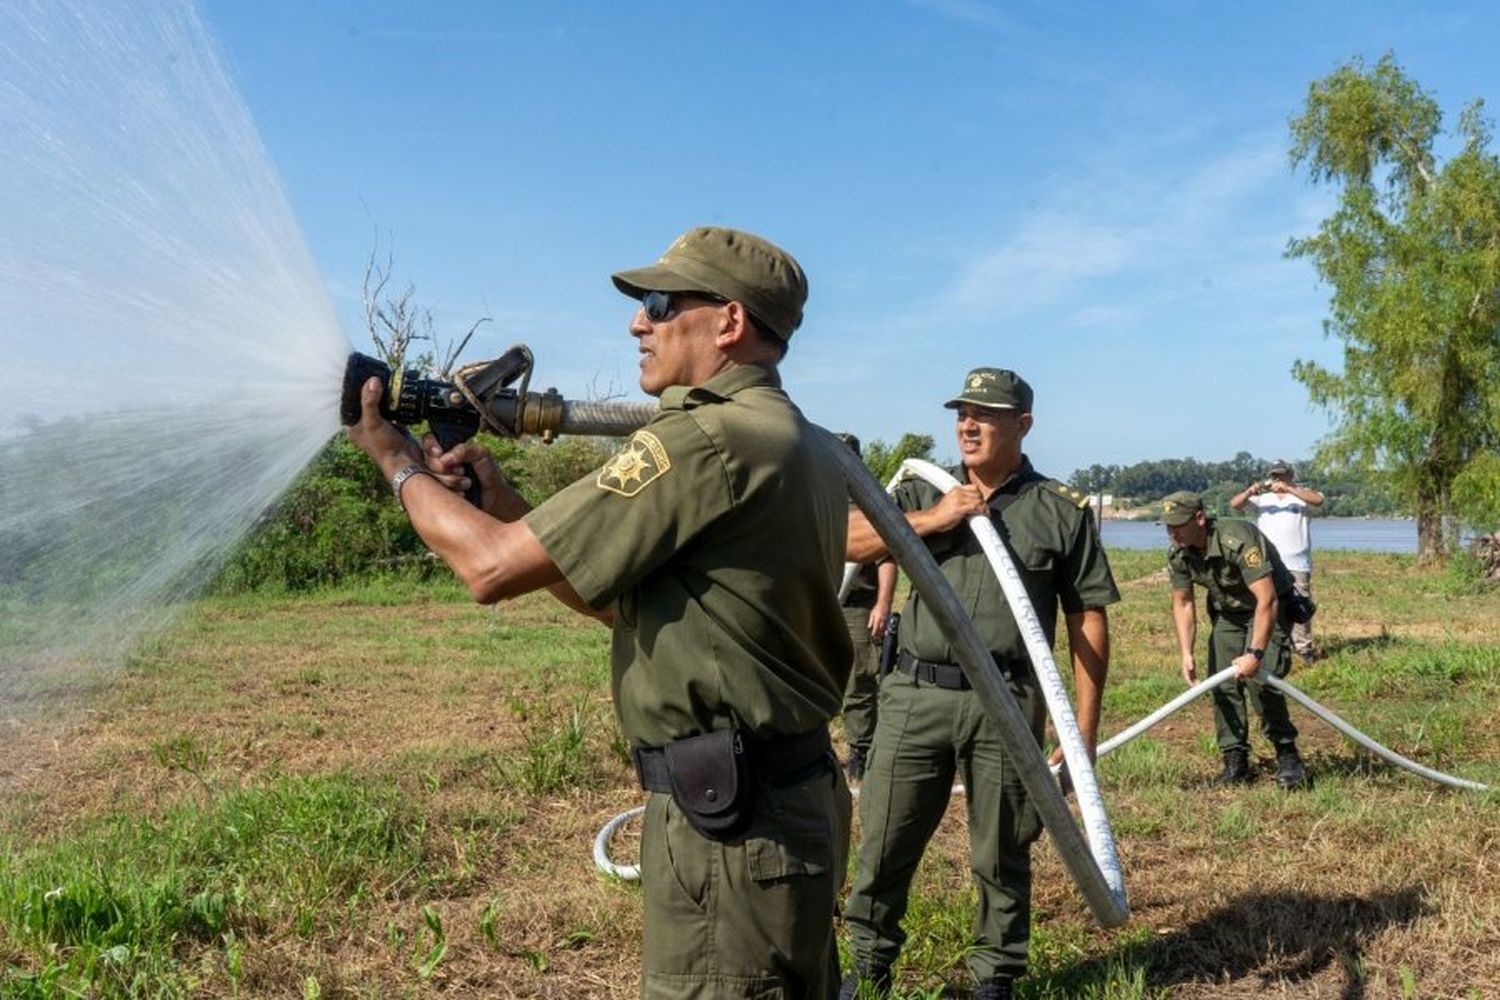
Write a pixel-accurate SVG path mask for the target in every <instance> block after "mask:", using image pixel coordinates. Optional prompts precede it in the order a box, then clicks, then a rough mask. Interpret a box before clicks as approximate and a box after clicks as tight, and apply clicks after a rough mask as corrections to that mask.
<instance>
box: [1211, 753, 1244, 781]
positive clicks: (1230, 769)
mask: <svg viewBox="0 0 1500 1000" xmlns="http://www.w3.org/2000/svg"><path fill="white" fill-rule="evenodd" d="M1250 781H1251V774H1250V752H1249V751H1248V750H1225V751H1224V770H1223V771H1221V772H1219V776H1218V777H1217V778H1215V779H1214V784H1216V785H1224V786H1226V787H1227V786H1230V785H1248V784H1250Z"/></svg>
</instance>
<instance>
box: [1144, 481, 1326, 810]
mask: <svg viewBox="0 0 1500 1000" xmlns="http://www.w3.org/2000/svg"><path fill="white" fill-rule="evenodd" d="M1161 521H1162V524H1164V525H1166V528H1167V537H1168V538H1170V539H1171V541H1172V547H1171V548H1170V549H1169V550H1168V551H1167V573H1168V576H1169V577H1170V579H1171V584H1172V624H1173V627H1174V629H1175V631H1176V633H1177V646H1178V650H1179V652H1180V653H1181V654H1182V679H1183V680H1184V681H1185V682H1186V683H1187V684H1189V685H1192V684H1196V683H1197V682H1198V665H1197V661H1196V659H1195V655H1194V647H1195V643H1196V641H1197V636H1198V618H1197V605H1196V604H1195V603H1194V601H1193V588H1194V586H1195V585H1196V586H1199V587H1202V588H1203V589H1204V590H1206V591H1207V592H1208V620H1209V621H1210V622H1212V631H1211V632H1210V634H1209V638H1208V672H1209V674H1210V675H1213V674H1215V673H1218V672H1219V671H1220V670H1223V669H1224V668H1225V667H1229V666H1233V667H1234V668H1235V674H1236V679H1235V680H1232V681H1227V682H1225V683H1223V684H1220V685H1219V686H1218V687H1216V688H1214V730H1215V733H1216V735H1217V737H1218V742H1219V752H1220V753H1221V754H1222V755H1223V757H1224V770H1223V771H1222V772H1220V774H1219V776H1218V778H1217V779H1215V780H1216V781H1217V783H1218V784H1221V785H1245V784H1249V783H1250V781H1251V780H1252V778H1253V772H1252V771H1251V770H1250V719H1249V716H1248V715H1247V714H1246V711H1245V702H1246V699H1247V695H1248V700H1249V702H1250V704H1251V705H1252V706H1253V707H1254V709H1255V714H1256V715H1258V716H1260V728H1261V731H1262V732H1263V733H1264V734H1265V736H1266V739H1268V740H1270V741H1271V744H1272V745H1273V746H1274V747H1275V748H1276V783H1277V784H1278V785H1280V786H1281V787H1282V788H1284V789H1293V788H1300V787H1301V786H1302V785H1304V784H1306V782H1307V771H1306V768H1305V767H1304V766H1303V764H1302V756H1301V755H1300V754H1299V753H1298V752H1297V727H1296V726H1294V725H1292V720H1291V716H1289V715H1288V714H1287V710H1286V697H1285V696H1284V695H1282V693H1281V692H1280V691H1277V690H1276V689H1274V688H1272V687H1270V686H1269V685H1266V684H1263V683H1261V682H1260V681H1257V680H1255V675H1256V674H1258V673H1260V671H1261V670H1265V671H1267V672H1269V673H1271V674H1273V675H1275V676H1277V677H1285V676H1286V675H1287V672H1288V671H1290V670H1291V668H1292V657H1291V650H1290V647H1289V645H1288V643H1287V632H1288V630H1289V624H1290V621H1289V610H1290V608H1291V607H1292V605H1293V598H1294V592H1293V588H1292V576H1291V574H1290V573H1288V572H1287V570H1286V567H1285V566H1283V565H1282V563H1281V556H1280V554H1279V553H1278V552H1277V551H1276V546H1274V545H1272V544H1271V543H1270V542H1269V541H1267V540H1266V537H1265V536H1264V535H1262V534H1261V533H1260V529H1259V528H1257V527H1256V526H1255V525H1253V524H1251V523H1250V522H1249V521H1240V520H1225V521H1222V522H1221V521H1219V520H1217V519H1215V518H1212V517H1209V516H1208V514H1207V512H1206V511H1204V509H1203V498H1202V497H1201V496H1199V495H1198V494H1197V493H1193V492H1191V491H1188V490H1180V491H1178V492H1176V493H1172V494H1170V495H1168V496H1166V497H1164V498H1162V502H1161Z"/></svg>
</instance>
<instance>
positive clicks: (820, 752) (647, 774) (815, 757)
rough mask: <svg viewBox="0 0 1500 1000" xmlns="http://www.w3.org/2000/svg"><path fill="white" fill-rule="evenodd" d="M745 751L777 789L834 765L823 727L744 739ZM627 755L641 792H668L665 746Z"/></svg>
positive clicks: (826, 733)
mask: <svg viewBox="0 0 1500 1000" xmlns="http://www.w3.org/2000/svg"><path fill="white" fill-rule="evenodd" d="M745 748H746V749H747V750H748V751H749V752H750V755H751V756H750V759H751V760H752V761H753V762H754V764H755V770H756V772H757V773H758V774H759V775H760V778H761V780H762V781H765V782H766V783H768V784H770V785H772V786H773V787H777V788H780V787H784V786H786V785H795V784H796V783H797V782H799V781H803V780H806V779H807V778H810V777H812V776H813V775H814V774H816V773H818V772H820V771H822V770H823V769H824V767H825V766H826V767H833V766H834V763H835V761H834V756H833V744H832V743H830V742H829V740H828V727H827V726H819V727H818V728H817V729H813V730H810V731H808V732H805V733H799V734H797V735H796V736H763V737H759V738H755V737H750V736H746V737H745ZM630 755H631V757H633V758H635V776H636V778H637V779H638V780H639V781H640V783H641V789H642V790H643V791H647V792H670V791H671V790H672V779H671V777H670V775H668V774H667V752H666V748H665V747H635V748H634V749H632V750H631V751H630Z"/></svg>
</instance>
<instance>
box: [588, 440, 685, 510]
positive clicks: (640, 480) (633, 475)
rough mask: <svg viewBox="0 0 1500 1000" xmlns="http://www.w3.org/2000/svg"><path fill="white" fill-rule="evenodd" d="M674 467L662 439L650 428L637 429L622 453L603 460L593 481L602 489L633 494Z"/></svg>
mask: <svg viewBox="0 0 1500 1000" xmlns="http://www.w3.org/2000/svg"><path fill="white" fill-rule="evenodd" d="M671 468H672V460H671V459H670V458H668V457H667V449H666V448H664V447H663V446H662V443H661V441H660V439H658V438H657V436H656V435H655V434H652V433H651V432H650V431H636V432H635V434H634V435H633V436H632V437H631V439H630V440H629V441H627V442H626V443H625V447H624V448H623V449H621V451H620V453H619V454H618V455H616V456H615V457H614V458H612V459H610V460H609V461H608V462H605V463H604V468H602V469H600V470H599V478H598V479H596V480H595V481H594V483H595V485H596V486H598V487H599V488H600V489H601V490H608V491H609V492H611V493H618V494H620V496H622V497H633V496H635V495H636V494H637V493H639V492H640V491H641V490H643V489H645V488H646V487H647V486H649V485H651V484H652V483H653V482H655V481H656V480H658V479H660V478H661V477H662V476H664V475H666V474H667V471H668V470H669V469H671Z"/></svg>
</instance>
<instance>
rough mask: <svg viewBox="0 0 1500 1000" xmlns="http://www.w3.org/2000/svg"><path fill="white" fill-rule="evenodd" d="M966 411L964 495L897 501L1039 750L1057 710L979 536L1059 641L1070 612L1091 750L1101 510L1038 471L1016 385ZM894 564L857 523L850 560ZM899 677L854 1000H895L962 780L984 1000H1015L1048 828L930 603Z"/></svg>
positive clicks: (874, 787)
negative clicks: (1000, 547)
mask: <svg viewBox="0 0 1500 1000" xmlns="http://www.w3.org/2000/svg"><path fill="white" fill-rule="evenodd" d="M947 406H948V407H949V408H951V409H955V410H957V411H958V413H957V416H958V423H957V426H956V430H957V433H958V450H959V454H960V456H961V457H962V465H961V466H959V467H958V468H955V469H953V470H952V472H953V474H954V476H955V477H956V478H957V479H958V480H959V481H960V483H961V485H960V486H958V487H956V488H955V489H953V490H951V491H950V492H949V493H947V494H946V495H940V494H939V493H938V491H937V490H936V489H935V488H934V487H932V486H929V485H928V484H927V483H926V482H925V481H922V480H918V479H911V480H908V481H906V482H904V483H902V484H901V485H900V486H898V487H897V491H896V502H897V503H898V504H899V505H900V507H901V509H902V510H904V511H905V512H906V517H907V521H908V522H909V523H910V524H911V526H912V528H913V529H915V530H916V532H917V534H918V535H921V536H922V538H923V540H924V541H925V542H926V543H927V547H928V548H929V549H930V550H931V552H932V554H933V556H934V557H935V558H936V559H937V561H938V564H939V565H940V566H941V567H942V570H943V575H944V576H946V577H947V578H948V580H949V582H950V583H952V584H953V588H954V590H956V591H957V592H958V595H959V597H960V599H961V600H962V601H963V603H964V605H965V606H966V607H968V608H969V609H970V612H971V614H972V615H973V618H974V624H975V626H976V627H977V628H978V629H979V634H980V636H982V637H983V638H984V639H985V641H986V642H987V644H988V646H989V649H990V653H991V655H992V656H993V658H994V665H995V669H996V670H997V671H999V672H1000V673H1001V674H1002V675H1004V677H1005V679H1006V680H1007V681H1008V682H1009V684H1010V691H1011V694H1013V695H1015V697H1016V700H1017V701H1018V702H1019V703H1020V706H1021V712H1022V714H1023V715H1024V716H1025V717H1026V718H1027V719H1029V720H1030V723H1031V729H1032V734H1033V735H1034V736H1035V737H1036V739H1037V741H1038V742H1039V743H1040V741H1041V739H1042V734H1043V726H1044V724H1045V721H1046V716H1045V710H1046V706H1045V703H1044V701H1043V698H1042V694H1041V690H1040V688H1039V687H1038V683H1037V679H1036V676H1035V674H1034V673H1033V671H1032V667H1031V661H1030V658H1029V655H1028V654H1027V652H1026V646H1025V643H1024V641H1023V640H1022V638H1021V633H1020V630H1019V629H1018V628H1017V626H1016V621H1015V618H1014V617H1013V616H1012V614H1011V612H1010V606H1009V604H1008V603H1007V602H1006V599H1005V594H1004V592H1003V591H1002V590H1001V588H1000V582H999V581H998V580H996V579H995V575H994V572H993V570H992V569H991V568H990V565H989V561H988V560H987V558H986V557H985V555H984V553H983V550H982V549H981V548H980V546H979V542H978V541H977V540H976V539H975V537H974V534H973V532H972V531H971V530H970V529H969V527H968V526H967V524H966V523H965V522H966V521H967V519H968V518H969V517H971V516H973V515H976V514H978V515H983V516H987V517H989V518H990V520H991V521H992V522H993V523H994V525H995V527H996V528H997V529H998V530H999V533H1000V537H1001V538H1002V539H1003V540H1004V541H1005V544H1006V546H1007V547H1008V548H1009V550H1010V554H1011V557H1012V558H1013V559H1014V560H1015V564H1016V569H1017V570H1018V571H1019V573H1020V575H1021V577H1022V579H1023V580H1024V582H1025V585H1026V591H1027V593H1028V594H1029V595H1030V596H1031V600H1032V603H1033V604H1034V606H1035V608H1036V612H1037V616H1038V617H1039V618H1040V619H1041V623H1042V627H1043V629H1044V630H1045V631H1046V634H1047V640H1048V642H1049V643H1050V642H1051V641H1052V640H1053V637H1054V633H1055V630H1056V626H1057V609H1058V607H1059V606H1061V608H1062V610H1063V615H1064V618H1065V620H1066V622H1067V627H1068V644H1069V647H1070V648H1071V650H1072V653H1073V669H1074V676H1075V678H1076V684H1077V691H1078V721H1079V725H1080V727H1081V728H1082V730H1083V735H1084V739H1085V741H1086V742H1087V744H1088V746H1089V747H1090V749H1091V750H1092V748H1093V746H1094V742H1095V737H1096V734H1097V732H1098V725H1099V699H1100V695H1101V692H1102V691H1103V688H1104V680H1105V674H1106V673H1107V671H1108V668H1109V622H1108V619H1107V617H1106V615H1105V610H1104V609H1105V606H1106V605H1109V604H1111V603H1113V602H1115V601H1118V600H1119V599H1120V595H1119V591H1118V590H1116V588H1115V583H1114V579H1113V577H1112V576H1111V574H1110V570H1109V562H1108V560H1107V559H1106V558H1105V554H1104V549H1103V548H1102V547H1101V546H1100V544H1099V541H1098V536H1097V534H1096V533H1095V530H1094V525H1093V515H1092V513H1091V512H1090V510H1089V507H1088V501H1087V500H1086V499H1085V498H1083V497H1082V496H1080V495H1079V494H1077V493H1074V492H1073V491H1071V490H1069V489H1068V488H1067V487H1066V486H1064V485H1062V484H1061V483H1058V482H1055V481H1052V480H1049V479H1047V477H1045V476H1043V475H1041V474H1040V473H1038V472H1036V471H1035V470H1034V469H1033V468H1032V467H1031V462H1030V461H1029V460H1028V459H1027V458H1026V456H1025V455H1024V454H1023V453H1022V451H1021V442H1022V439H1023V438H1025V436H1026V434H1027V432H1028V431H1029V430H1030V429H1031V424H1032V415H1031V406H1032V392H1031V387H1030V386H1029V385H1027V384H1026V382H1025V381H1024V380H1022V379H1021V378H1020V377H1019V376H1017V375H1016V374H1015V373H1014V372H1011V371H1006V370H1004V369H998V368H976V369H975V370H974V371H972V372H970V373H969V376H968V378H967V379H966V380H965V381H964V388H963V391H962V392H960V393H959V395H958V396H957V397H955V398H954V399H951V400H949V401H948V403H947ZM884 552H885V546H884V543H882V542H881V541H880V539H879V537H878V536H877V535H876V534H875V533H874V531H873V529H871V527H870V525H869V523H868V522H867V521H866V520H865V518H864V517H863V515H857V514H856V515H851V516H850V523H849V551H848V553H847V555H848V558H849V559H851V560H855V561H864V560H868V559H872V558H876V557H878V556H880V555H882V554H884ZM897 639H898V641H899V644H900V654H899V656H898V659H897V662H896V670H895V671H894V672H892V673H890V674H888V675H887V676H886V678H885V680H884V682H883V683H882V685H881V692H880V717H879V720H878V721H877V722H876V725H875V740H874V745H873V746H872V748H871V751H870V759H869V762H868V763H867V765H866V769H865V779H864V785H863V787H862V790H861V792H860V805H859V819H860V829H861V837H862V840H861V843H860V848H859V865H858V869H857V873H856V875H855V879H854V890H853V892H852V893H851V894H850V897H849V900H848V903H847V904H846V906H845V908H844V915H845V921H846V923H847V924H848V927H849V935H850V945H851V951H852V952H853V954H854V962H855V967H854V970H853V971H852V972H851V973H850V974H849V975H848V976H847V977H846V978H845V979H844V982H843V985H842V987H841V989H840V993H839V995H840V997H841V998H852V997H854V996H856V994H857V991H858V990H859V989H860V984H861V982H864V983H865V984H866V986H867V987H870V988H873V989H874V990H875V991H876V992H877V993H883V992H885V991H886V990H888V989H889V987H890V981H891V966H892V964H894V963H895V961H896V957H897V955H898V954H899V953H900V951H901V945H902V943H903V942H904V941H905V939H906V934H905V933H904V932H903V931H902V929H901V919H902V917H903V916H904V915H905V913H906V903H907V894H908V892H909V890H910V888H911V881H912V876H913V874H914V873H915V872H916V869H917V863H918V862H919V861H920V860H921V858H922V853H923V851H924V850H925V849H926V846H927V842H928V840H929V839H930V838H931V837H932V834H933V831H934V830H936V829H937V825H938V822H939V821H940V820H941V819H942V817H943V812H944V810H945V809H946V808H947V804H948V796H949V790H950V788H951V787H952V784H953V779H954V777H955V775H956V776H957V777H958V778H960V779H961V780H962V781H963V785H964V788H965V790H966V793H967V795H966V802H967V807H968V811H969V852H970V866H971V868H972V869H973V873H974V881H975V884H976V885H977V887H978V890H979V913H978V914H977V916H976V918H975V921H974V943H973V946H972V947H971V948H970V949H969V951H968V958H967V961H968V965H969V968H970V970H971V971H972V972H973V974H974V977H975V979H976V980H977V981H978V983H979V987H978V992H977V993H976V994H975V995H976V996H977V997H980V998H983V1000H994V998H1004V997H1009V996H1010V995H1011V983H1012V981H1013V980H1014V979H1015V978H1016V977H1018V976H1020V975H1021V974H1023V973H1024V972H1025V971H1026V957H1027V948H1028V943H1029V940H1030V934H1031V845H1032V842H1033V841H1035V840H1036V838H1037V836H1038V835H1039V834H1040V833H1041V830H1042V825H1041V819H1040V817H1039V816H1038V815H1037V812H1036V809H1035V807H1034V806H1033V805H1032V804H1031V802H1030V800H1029V799H1028V797H1027V795H1026V792H1025V789H1024V788H1023V787H1022V785H1021V781H1020V777H1019V775H1018V774H1017V772H1016V769H1015V767H1014V765H1013V764H1012V763H1011V762H1010V760H1009V759H1008V758H1007V757H1006V755H1005V753H1004V752H1003V751H1002V750H1001V742H1000V735H999V731H998V728H997V726H996V724H995V723H994V722H992V721H991V720H990V718H989V717H988V716H987V715H986V714H985V711H984V707H983V706H982V705H981V704H980V701H979V697H978V695H976V694H975V693H974V691H973V690H972V689H971V688H970V687H969V684H968V681H967V680H966V679H965V677H964V675H963V671H962V670H961V669H960V668H959V667H958V666H957V662H956V658H955V655H954V652H953V649H952V647H951V645H950V644H949V641H948V638H947V636H946V635H945V634H944V633H943V631H942V630H941V629H940V628H939V627H938V626H937V624H936V623H935V621H934V620H933V617H932V614H931V613H930V612H929V611H928V610H927V608H926V606H925V605H924V604H923V602H922V599H921V598H920V597H918V596H916V595H913V596H912V597H911V599H910V600H909V601H908V602H907V606H906V610H905V612H904V613H903V615H902V617H901V628H900V630H899V632H898V634H897Z"/></svg>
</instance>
